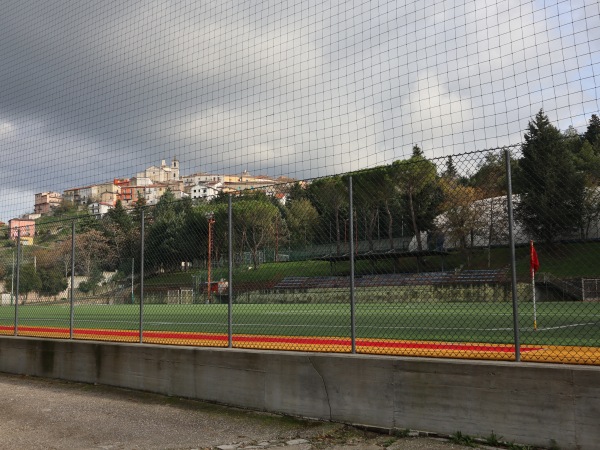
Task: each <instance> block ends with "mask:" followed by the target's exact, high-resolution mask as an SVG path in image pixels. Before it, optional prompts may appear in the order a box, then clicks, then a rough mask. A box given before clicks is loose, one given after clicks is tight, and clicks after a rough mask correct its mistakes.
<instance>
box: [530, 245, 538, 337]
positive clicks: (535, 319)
mask: <svg viewBox="0 0 600 450" xmlns="http://www.w3.org/2000/svg"><path fill="white" fill-rule="evenodd" d="M534 251H535V250H534V249H533V241H529V254H530V255H531V258H532V263H531V264H530V267H529V270H530V272H531V291H532V293H533V331H537V308H536V305H535V267H534V265H533V252H534Z"/></svg>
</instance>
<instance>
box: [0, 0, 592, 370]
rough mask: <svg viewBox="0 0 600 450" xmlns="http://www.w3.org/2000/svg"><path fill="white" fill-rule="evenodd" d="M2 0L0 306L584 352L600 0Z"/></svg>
mask: <svg viewBox="0 0 600 450" xmlns="http://www.w3.org/2000/svg"><path fill="white" fill-rule="evenodd" d="M5 3H6V2H5ZM8 3H10V4H8V5H3V9H2V14H1V15H0V61H2V64H0V150H1V151H2V155H3V156H4V161H3V162H4V164H3V165H2V166H0V174H1V176H0V221H1V222H0V244H1V245H0V278H1V280H2V281H3V284H0V294H1V296H2V301H1V305H2V306H1V308H0V332H2V333H5V334H9V335H10V334H17V335H33V336H41V337H44V336H47V337H59V338H76V339H107V340H117V341H130V342H139V341H143V342H147V343H149V342H158V343H166V344H188V345H214V346H234V347H243V348H273V349H284V350H309V351H340V352H368V353H383V354H397V355H400V354H401V355H419V356H444V357H473V358H484V357H485V358H494V359H515V358H516V359H518V358H520V357H522V358H523V359H528V360H539V361H541V360H546V361H560V362H583V363H596V361H598V355H597V354H596V353H595V352H596V348H597V347H598V340H597V339H598V338H597V334H598V325H597V322H598V312H597V309H596V305H598V304H599V301H598V299H599V297H600V292H599V289H600V288H599V285H600V283H599V280H600V274H599V273H598V271H597V270H596V267H598V266H599V265H598V264H597V263H596V256H595V255H596V254H597V253H598V252H597V249H596V244H597V241H598V238H600V234H599V231H598V221H599V220H600V210H599V209H598V204H599V201H598V200H600V199H599V198H598V196H599V195H600V193H599V191H598V185H599V184H600V119H599V118H598V114H599V112H600V101H599V98H600V87H599V86H600V21H598V17H599V16H600V4H599V3H598V1H597V0H577V1H575V0H573V1H568V2H566V1H550V0H548V1H544V2H531V1H530V2H518V4H515V2H511V1H509V0H480V1H471V2H457V1H455V0H440V1H438V0H436V1H433V0H426V1H388V0H377V1H375V0H371V1H368V2H353V1H337V2H335V1H334V2H319V1H314V0H304V1H297V2H287V1H270V2H261V1H258V2H240V1H235V0H232V1H223V0H205V1H201V2H193V1H177V2H164V1H159V0H137V1H127V2H115V1H112V2H78V3H77V4H73V2H70V1H66V0H49V1H44V2H8ZM483 149H486V150H483ZM505 149H508V150H509V153H510V154H511V158H510V159H509V162H510V164H509V166H506V164H505V156H506V155H505V153H504V150H505ZM507 167H510V168H511V169H512V170H511V172H512V175H511V176H508V170H507ZM509 181H510V182H511V183H512V184H510V187H511V189H512V195H509V192H508V187H509V184H508V182H509ZM230 199H231V210H230V204H229V200H230ZM511 205H512V206H513V207H514V211H513V212H514V214H510V213H509V210H511V209H510V208H509V206H511ZM511 218H512V219H511ZM5 222H6V223H5ZM510 224H512V225H514V227H513V228H514V229H513V231H512V233H511V228H510V226H509V225H510ZM511 238H512V239H513V240H514V244H515V255H514V257H513V254H512V251H511V249H512V247H511V245H510V242H511ZM531 241H533V243H532V242H531ZM533 249H535V251H536V254H537V256H538V262H539V269H538V270H537V271H534V272H533V273H532V272H531V270H530V266H531V261H530V260H531V255H532V254H533ZM536 264H537V263H536ZM513 269H514V273H513ZM548 355H550V356H548Z"/></svg>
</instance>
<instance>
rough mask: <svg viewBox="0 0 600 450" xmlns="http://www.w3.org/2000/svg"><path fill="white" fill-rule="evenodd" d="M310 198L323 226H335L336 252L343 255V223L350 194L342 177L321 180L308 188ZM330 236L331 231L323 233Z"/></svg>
mask: <svg viewBox="0 0 600 450" xmlns="http://www.w3.org/2000/svg"><path fill="white" fill-rule="evenodd" d="M308 190H309V198H310V200H311V202H312V204H313V205H314V206H315V208H316V209H317V211H318V212H319V215H320V216H321V224H322V226H327V227H328V228H329V227H330V226H331V224H333V227H334V230H333V234H334V236H335V242H336V252H337V254H338V255H339V254H340V253H341V235H342V232H341V222H342V221H343V219H342V216H343V214H344V213H345V212H346V211H347V208H348V192H347V189H346V185H345V184H344V182H343V181H342V179H341V178H340V177H327V178H321V179H318V180H316V181H314V182H313V183H311V184H310V186H309V187H308ZM321 234H322V235H330V234H331V233H330V231H329V229H328V230H327V231H326V232H324V233H321Z"/></svg>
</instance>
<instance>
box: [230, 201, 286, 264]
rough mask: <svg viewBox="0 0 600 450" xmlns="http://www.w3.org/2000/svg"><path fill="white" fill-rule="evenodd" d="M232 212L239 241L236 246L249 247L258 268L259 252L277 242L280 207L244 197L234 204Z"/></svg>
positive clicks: (240, 247) (253, 262) (253, 261)
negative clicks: (276, 226)
mask: <svg viewBox="0 0 600 450" xmlns="http://www.w3.org/2000/svg"><path fill="white" fill-rule="evenodd" d="M232 214H233V224H234V229H235V232H236V233H235V234H236V241H237V242H238V244H237V245H236V248H239V249H241V250H243V249H245V248H247V249H248V250H249V251H250V253H251V255H252V264H253V266H254V268H257V267H258V263H259V258H258V254H259V252H260V251H261V250H262V249H263V248H264V247H266V246H269V245H273V244H274V243H275V237H276V234H275V231H276V229H275V224H276V223H277V220H280V213H279V209H278V208H277V207H276V206H275V205H273V204H272V203H270V202H269V201H262V200H258V199H252V198H248V199H246V198H242V199H240V200H239V201H236V202H235V203H234V204H233V211H232Z"/></svg>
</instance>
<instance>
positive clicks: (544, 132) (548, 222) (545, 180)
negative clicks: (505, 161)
mask: <svg viewBox="0 0 600 450" xmlns="http://www.w3.org/2000/svg"><path fill="white" fill-rule="evenodd" d="M515 185H516V188H517V189H516V190H517V192H518V193H519V194H520V196H521V198H520V202H519V203H518V205H516V208H515V214H516V216H517V218H518V219H519V220H520V221H521V223H523V225H524V227H525V229H526V230H527V231H528V232H529V233H531V234H532V235H533V236H534V237H535V238H537V239H541V240H544V241H546V242H552V241H553V240H555V239H556V238H558V237H559V236H561V235H564V234H568V233H570V232H573V231H575V230H577V229H578V228H581V226H582V222H583V218H582V210H583V199H584V177H583V175H582V174H581V173H580V172H578V171H577V170H576V168H575V163H574V157H573V154H572V152H570V151H569V149H568V147H567V145H566V143H565V139H564V137H563V136H562V135H561V133H560V131H559V130H558V129H557V128H556V127H555V126H553V125H552V124H551V123H550V121H549V120H548V117H547V116H546V115H545V114H544V111H543V110H540V111H539V112H538V113H537V114H536V116H535V118H534V119H533V120H532V121H530V122H529V125H528V127H527V133H525V143H524V144H523V157H522V158H521V159H520V160H519V166H518V170H517V172H516V174H515Z"/></svg>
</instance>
